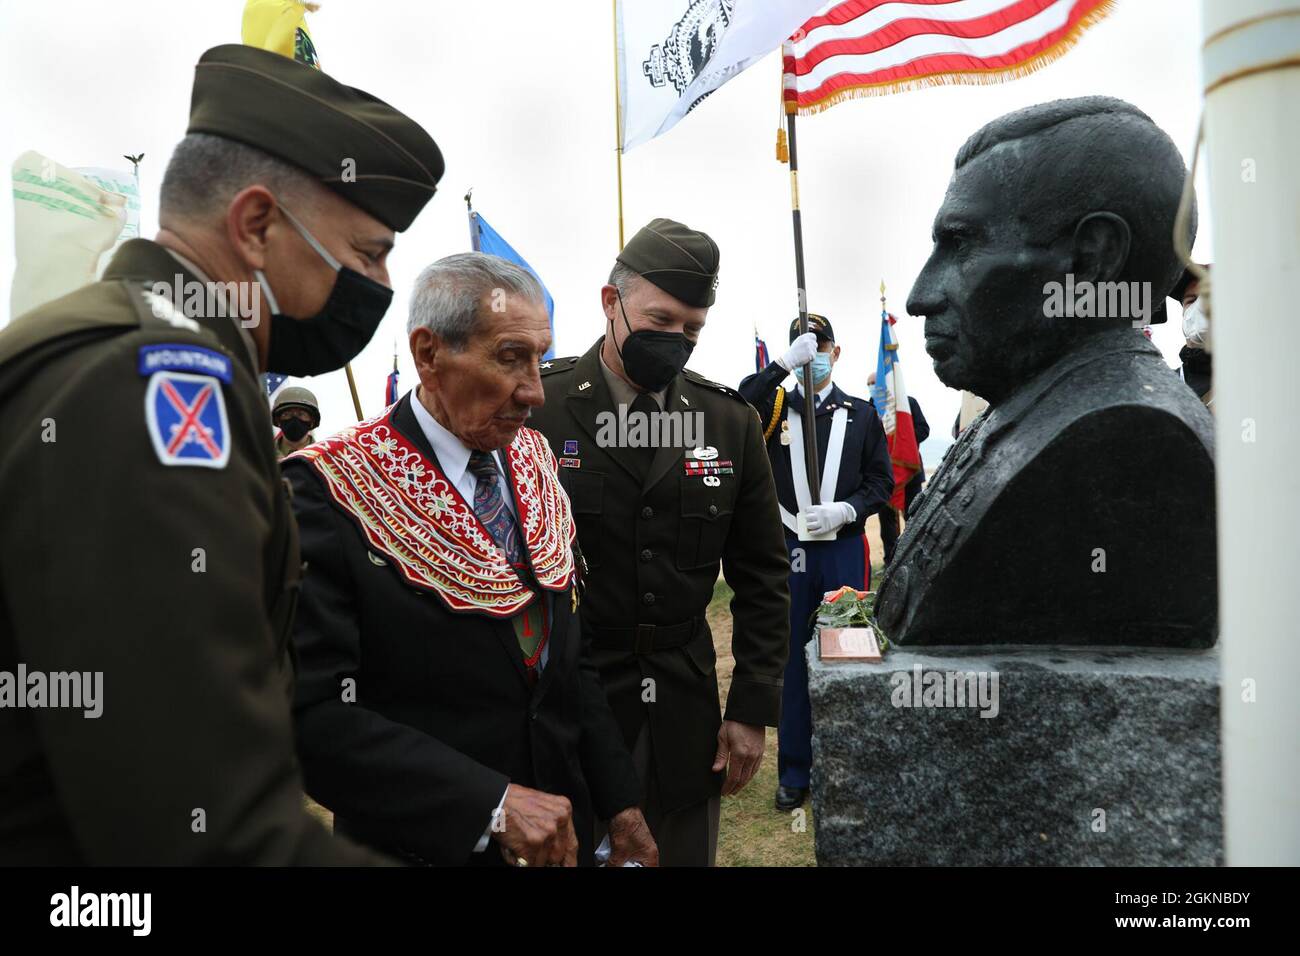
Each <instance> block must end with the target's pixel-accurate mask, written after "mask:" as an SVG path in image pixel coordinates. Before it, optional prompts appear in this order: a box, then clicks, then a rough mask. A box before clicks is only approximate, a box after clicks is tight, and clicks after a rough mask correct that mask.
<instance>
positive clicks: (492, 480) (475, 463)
mask: <svg viewBox="0 0 1300 956" xmlns="http://www.w3.org/2000/svg"><path fill="white" fill-rule="evenodd" d="M469 470H470V472H471V473H472V474H474V475H475V476H476V477H477V478H478V486H477V487H476V488H475V489H474V514H476V515H478V519H479V521H481V522H483V527H485V528H487V530H488V533H489V534H491V535H492V540H494V541H495V542H496V543H497V545H498V546H499V547H500V548H501V550H502V551H504V552H505V553H506V560H507V561H509V562H510V564H511V566H513V567H514V568H515V570H517V571H518V572H519V574H520V577H522V578H523V579H524V580H525V581H527V580H528V572H527V569H526V568H525V567H524V546H523V541H522V540H521V539H520V537H519V525H518V524H516V522H515V516H514V515H513V514H511V513H510V509H509V508H507V507H506V501H505V496H504V495H502V494H501V482H500V480H499V479H500V477H501V472H499V471H498V470H497V463H496V459H495V458H493V456H492V453H491V452H486V451H475V452H471V453H470V456H469ZM541 605H542V601H541V600H540V598H539V600H536V601H534V602H533V603H532V604H531V605H529V606H528V608H527V609H526V610H525V611H523V612H522V613H521V614H517V615H515V618H514V620H513V621H512V623H513V624H514V628H515V637H516V638H518V640H519V650H520V651H522V652H523V655H524V663H525V665H526V666H527V668H528V678H529V680H530V681H535V680H536V679H537V662H538V661H539V660H540V658H541V651H542V644H543V643H544V641H545V630H546V629H545V623H544V621H543V618H542V610H541Z"/></svg>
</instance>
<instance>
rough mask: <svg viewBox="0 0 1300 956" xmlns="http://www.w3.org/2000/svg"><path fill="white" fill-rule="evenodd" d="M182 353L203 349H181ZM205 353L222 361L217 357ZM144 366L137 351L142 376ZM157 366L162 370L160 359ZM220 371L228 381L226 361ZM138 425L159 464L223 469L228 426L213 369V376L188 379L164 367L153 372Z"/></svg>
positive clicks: (228, 431)
mask: <svg viewBox="0 0 1300 956" xmlns="http://www.w3.org/2000/svg"><path fill="white" fill-rule="evenodd" d="M148 347H149V346H146V348H148ZM185 351H190V352H194V351H198V352H205V351H207V350H206V349H191V348H188V347H187V348H186V349H185ZM211 354H212V355H213V356H215V357H216V358H221V359H225V356H223V355H220V354H219V353H215V352H214V353H211ZM145 362H146V356H145V354H144V349H141V354H140V367H141V370H142V372H143V371H144V369H145ZM158 362H159V364H160V365H165V362H164V361H163V360H158ZM225 372H226V375H227V376H229V374H230V368H229V364H228V360H227V366H226V370H225ZM145 374H148V372H145ZM226 380H227V381H228V380H229V379H228V378H227V379H226ZM144 420H145V424H146V426H147V427H148V429H149V438H150V440H151V441H152V442H153V448H154V451H155V452H156V453H157V455H158V460H159V461H160V462H162V463H163V464H164V465H168V466H177V465H188V466H191V467H197V468H225V467H226V463H227V462H228V461H229V460H230V424H229V422H228V420H227V418H226V401H225V396H224V395H223V394H222V390H221V379H220V378H219V373H217V372H216V371H215V369H214V374H213V375H192V374H190V373H188V372H177V371H170V370H166V369H165V368H164V369H163V370H160V371H154V372H153V373H152V375H151V377H150V379H149V386H148V388H147V389H145V395H144Z"/></svg>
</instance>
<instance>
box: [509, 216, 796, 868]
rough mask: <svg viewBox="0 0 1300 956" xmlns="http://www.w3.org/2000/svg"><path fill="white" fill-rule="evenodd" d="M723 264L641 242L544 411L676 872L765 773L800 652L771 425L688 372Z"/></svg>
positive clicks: (708, 855)
mask: <svg viewBox="0 0 1300 956" xmlns="http://www.w3.org/2000/svg"><path fill="white" fill-rule="evenodd" d="M718 258H719V256H718V247H717V245H716V244H715V243H714V242H713V240H712V239H710V238H709V237H708V236H707V235H705V234H704V233H702V232H698V231H696V230H694V229H689V228H687V227H686V226H684V225H682V224H681V223H677V222H673V221H672V220H669V219H656V220H654V221H653V222H651V223H650V224H649V225H648V226H646V227H645V228H644V229H642V230H641V231H640V232H638V233H637V234H636V235H635V236H633V238H632V240H631V241H630V242H629V243H628V244H627V246H626V247H625V248H624V249H623V251H622V252H621V253H619V255H618V258H617V260H616V262H615V265H614V269H613V272H612V273H611V274H610V278H609V282H608V283H607V284H606V285H605V286H604V287H603V288H602V289H601V305H602V307H603V309H604V313H605V321H606V326H607V327H606V334H605V335H604V336H603V337H602V338H600V339H599V340H597V342H596V343H595V345H593V346H592V347H591V348H590V349H589V350H588V351H587V353H586V354H585V355H583V356H581V357H580V358H564V359H555V360H553V361H551V362H549V363H543V368H542V383H543V386H544V388H545V391H546V404H545V405H544V406H543V407H542V408H539V409H535V410H534V412H533V427H535V428H537V429H538V430H540V431H541V432H542V433H543V434H545V435H546V438H547V439H548V441H549V442H550V444H551V447H552V448H553V449H554V451H555V455H556V457H557V458H558V459H559V464H560V477H561V481H562V482H563V485H564V487H565V489H566V490H567V491H568V493H569V497H570V498H571V499H572V501H573V511H574V517H575V519H576V522H577V528H578V539H579V541H580V543H581V545H582V551H583V554H584V555H585V556H586V561H587V565H588V570H589V574H588V579H587V582H588V583H587V592H586V596H585V598H584V600H583V603H582V607H581V609H580V612H581V617H582V626H583V630H584V632H585V633H586V634H587V635H588V636H589V637H590V639H591V642H592V644H593V646H594V652H593V658H594V660H595V662H596V665H597V667H598V668H599V670H600V673H601V677H602V679H603V681H604V684H605V691H606V694H607V696H608V698H609V703H610V706H611V707H612V709H613V711H614V715H615V718H616V719H617V720H618V723H619V726H620V727H621V729H622V731H623V735H624V739H625V740H626V742H627V744H628V746H629V748H630V749H631V750H632V754H633V761H634V763H635V764H636V766H637V771H638V774H639V776H640V779H641V782H642V786H643V788H644V795H643V802H642V807H643V809H644V811H645V816H646V820H647V822H648V823H649V825H650V829H651V832H652V833H653V834H654V837H655V840H656V841H657V842H658V845H659V862H660V865H662V866H674V865H677V866H681V865H711V864H712V863H713V861H714V857H715V854H716V850H717V837H718V814H719V793H721V794H724V795H727V794H732V793H735V792H737V791H738V790H740V789H741V788H742V787H743V786H745V784H746V783H748V782H749V780H750V778H751V777H753V775H754V773H755V771H756V770H757V769H758V765H759V762H760V761H761V759H762V756H763V744H764V736H765V731H764V727H768V726H775V724H776V721H777V718H778V715H779V711H780V701H781V674H782V672H783V671H784V668H785V655H786V646H787V643H788V641H787V637H786V633H785V630H786V628H785V621H786V615H787V614H788V611H789V600H788V596H787V590H786V588H787V585H786V579H787V577H788V575H789V566H788V564H787V557H786V552H785V548H784V547H783V545H782V542H781V531H780V518H779V517H778V514H777V503H776V489H775V486H774V485H773V482H772V469H771V466H770V465H769V463H768V460H767V454H766V452H765V450H764V448H763V432H762V427H761V425H760V424H759V421H758V416H757V415H755V413H754V410H753V409H752V408H751V407H750V406H749V405H748V404H747V403H746V402H745V401H744V400H743V399H742V398H741V397H740V396H739V395H738V394H737V393H736V392H735V391H733V390H732V389H730V388H727V387H725V386H723V385H718V384H716V383H714V382H710V381H709V380H708V379H705V378H703V377H702V376H699V375H696V374H695V373H694V372H690V371H687V370H685V369H684V367H683V366H684V365H685V364H686V361H687V359H688V358H689V357H690V354H691V351H692V349H693V348H694V347H695V343H696V342H697V341H698V339H699V336H700V333H701V331H702V330H703V328H704V323H705V319H706V317H707V315H708V310H709V307H710V306H711V305H713V300H714V290H715V288H716V286H717V278H718ZM620 423H621V424H620ZM647 423H649V425H650V427H649V428H648V429H647V428H645V427H644V426H645V425H646V424H647ZM655 423H659V424H660V425H661V426H663V427H662V428H661V429H659V430H658V431H656V429H655V428H654V424H655ZM625 426H626V427H625ZM647 431H649V432H655V433H656V437H658V439H660V440H659V441H658V442H657V445H658V447H656V443H655V442H653V441H652V442H650V443H647V441H646V434H645V433H646V432H647ZM685 439H690V440H685ZM719 563H720V564H721V567H722V572H723V574H724V575H725V576H726V579H727V582H728V583H729V584H730V585H731V587H732V589H733V590H734V591H735V597H734V598H733V600H732V602H731V614H732V639H731V649H732V655H733V657H734V658H735V671H734V672H733V676H732V681H731V690H730V693H729V694H728V696H727V710H726V718H725V719H723V714H722V712H721V709H720V707H719V701H718V681H717V675H716V672H715V655H714V648H713V636H712V634H711V633H710V630H709V626H708V623H707V622H706V621H705V610H706V609H707V607H708V605H709V601H710V599H711V598H712V596H713V589H714V585H715V584H716V583H717V579H718V569H719ZM723 771H725V777H724V774H723Z"/></svg>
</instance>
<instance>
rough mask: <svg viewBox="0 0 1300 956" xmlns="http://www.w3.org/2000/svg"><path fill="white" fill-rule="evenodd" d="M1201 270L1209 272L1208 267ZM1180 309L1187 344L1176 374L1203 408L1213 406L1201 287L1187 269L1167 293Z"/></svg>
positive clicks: (1212, 370)
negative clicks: (1200, 402) (1181, 307)
mask: <svg viewBox="0 0 1300 956" xmlns="http://www.w3.org/2000/svg"><path fill="white" fill-rule="evenodd" d="M1203 268H1205V269H1207V270H1208V269H1209V268H1210V267H1209V266H1208V265H1206V266H1204V267H1203ZM1169 297H1170V298H1171V299H1177V300H1178V301H1180V302H1181V303H1182V305H1183V338H1184V340H1185V341H1186V344H1185V345H1184V346H1183V347H1182V348H1181V349H1180V350H1179V352H1178V357H1179V358H1180V359H1181V360H1182V362H1183V364H1182V366H1181V367H1180V368H1179V369H1178V374H1179V376H1180V377H1181V378H1182V380H1183V381H1184V382H1186V383H1187V387H1188V388H1190V389H1191V390H1192V391H1193V392H1195V393H1196V396H1197V397H1198V398H1199V399H1200V400H1201V401H1202V402H1204V403H1205V404H1206V405H1212V404H1213V403H1214V365H1213V360H1212V359H1211V358H1210V317H1209V316H1208V315H1206V313H1205V303H1203V302H1202V301H1201V298H1200V283H1199V282H1198V280H1197V278H1196V275H1195V273H1193V272H1192V270H1191V269H1188V270H1187V271H1185V272H1184V273H1183V277H1182V278H1181V279H1179V280H1178V284H1177V285H1175V286H1174V287H1173V289H1172V290H1171V291H1170V293H1169Z"/></svg>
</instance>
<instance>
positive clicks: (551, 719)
mask: <svg viewBox="0 0 1300 956" xmlns="http://www.w3.org/2000/svg"><path fill="white" fill-rule="evenodd" d="M412 400H413V399H412V395H411V393H408V394H407V395H406V396H405V397H404V398H402V400H401V401H400V402H399V403H398V404H397V406H396V407H395V408H394V410H393V412H392V426H393V427H394V428H395V429H396V430H397V431H398V432H399V433H400V434H401V435H402V436H404V437H405V438H406V439H407V441H409V442H410V443H412V444H414V445H415V446H416V447H417V448H418V449H419V450H420V451H421V452H422V453H423V455H424V456H425V457H426V458H427V459H429V460H430V461H431V462H434V461H436V459H435V458H434V454H433V449H432V448H431V447H430V446H429V444H428V441H427V439H426V438H425V436H424V433H423V431H422V430H421V428H420V426H419V423H418V422H417V421H416V418H415V414H414V412H413V411H412V410H411V405H410V403H411V401H412ZM284 473H285V476H286V478H287V479H288V481H289V483H290V485H291V487H292V490H293V507H294V512H295V513H296V515H297V517H298V524H299V527H300V529H301V539H302V553H303V558H304V559H305V560H306V562H307V573H306V577H305V579H304V582H303V589H302V599H301V601H300V603H299V607H298V615H297V619H296V621H295V625H294V643H295V646H296V647H297V650H298V657H299V672H298V687H297V697H296V701H295V718H296V722H297V730H298V749H299V756H300V758H301V761H302V766H303V776H304V780H305V783H306V789H307V792H308V793H309V794H311V795H312V796H313V797H314V798H316V799H317V800H319V801H320V802H321V803H322V804H324V805H325V806H326V807H329V808H330V809H331V810H333V811H334V812H335V814H336V815H337V816H336V820H337V824H338V826H339V827H340V829H342V830H344V831H346V832H347V833H349V834H350V835H352V836H354V837H355V838H357V839H359V840H361V841H363V842H366V843H369V844H370V845H372V846H376V847H384V848H386V849H388V850H389V851H390V852H393V853H395V854H397V855H399V856H402V857H404V858H406V859H408V860H413V861H417V862H431V863H436V864H467V863H474V864H477V863H484V864H493V863H501V862H502V860H501V855H500V853H499V851H498V849H497V847H496V845H495V844H492V845H490V846H489V847H488V849H487V851H486V852H485V853H483V854H474V853H473V852H472V851H473V848H474V846H475V844H476V843H477V842H478V841H479V839H480V837H481V836H482V835H483V832H484V830H485V829H486V828H487V826H488V824H489V821H490V819H491V816H492V811H493V810H494V809H495V808H496V806H497V804H498V802H499V801H500V799H501V796H502V793H503V792H504V791H505V788H506V784H507V783H508V782H513V783H517V784H520V785H523V786H526V787H533V788H536V789H539V790H544V791H547V792H548V793H556V794H562V795H563V796H566V797H568V798H569V800H570V801H572V803H573V809H574V822H575V824H576V826H577V830H578V837H579V841H580V844H581V854H580V860H581V861H584V862H589V861H590V858H591V854H592V849H593V848H592V846H591V833H592V816H593V813H594V814H595V815H596V816H599V817H600V818H602V819H607V818H609V817H610V816H612V815H614V814H615V813H617V812H619V811H620V810H624V809H626V808H627V807H630V806H634V805H636V804H637V803H638V801H639V799H640V789H639V786H638V783H637V778H636V772H635V770H634V769H633V767H632V762H631V758H630V756H629V755H628V752H627V750H626V748H625V747H624V745H623V741H622V738H621V736H620V734H619V731H618V728H617V726H615V724H614V721H613V718H612V716H611V714H610V711H609V707H608V705H607V704H606V703H605V695H604V690H603V688H602V687H601V685H600V680H599V678H598V676H597V673H596V670H595V668H594V666H592V664H591V663H590V661H589V659H588V657H587V654H586V652H585V649H584V648H583V646H582V642H581V639H580V635H579V632H578V627H577V616H576V615H575V614H574V613H573V608H574V603H573V596H574V595H573V593H572V592H565V593H556V594H554V596H553V600H552V601H551V605H552V607H553V620H552V625H551V632H550V638H549V658H548V660H547V664H546V668H545V670H544V671H543V672H542V675H541V679H540V680H539V681H538V682H537V684H536V686H535V687H530V686H529V684H528V681H527V679H526V672H525V668H524V662H523V655H522V653H521V651H520V649H519V644H518V641H517V639H516V637H515V632H514V629H513V627H512V625H511V623H510V621H509V620H508V619H499V618H493V617H489V616H487V615H486V614H483V613H478V612H453V611H451V610H449V608H448V607H447V605H446V604H445V603H444V602H443V601H442V600H441V599H440V597H439V595H438V594H436V593H434V592H433V591H431V590H428V589H425V588H421V587H417V586H416V585H414V584H411V583H409V582H408V581H407V580H406V579H405V578H403V576H402V575H401V574H400V573H399V572H398V570H397V569H396V568H395V567H394V566H393V559H392V558H391V557H390V556H389V555H387V554H380V553H379V552H377V551H376V549H374V548H372V547H370V546H369V545H368V544H367V541H366V539H365V538H364V537H363V536H362V532H361V530H360V529H359V526H358V523H357V521H356V520H355V519H354V517H353V516H352V515H351V514H349V513H347V512H345V511H344V510H343V509H342V508H341V507H339V506H338V505H336V504H335V503H334V500H333V499H332V497H331V496H330V494H329V492H328V491H327V489H326V487H325V485H324V483H323V481H322V480H321V478H320V476H319V474H318V473H317V472H316V470H315V468H314V467H313V466H312V465H311V464H310V463H309V462H308V461H307V460H304V459H303V458H298V457H293V458H289V459H287V460H286V461H285V462H284ZM485 533H486V532H485ZM347 678H351V679H353V681H355V694H356V698H355V703H350V702H346V701H345V699H344V690H345V688H344V685H343V681H344V680H345V679H347Z"/></svg>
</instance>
